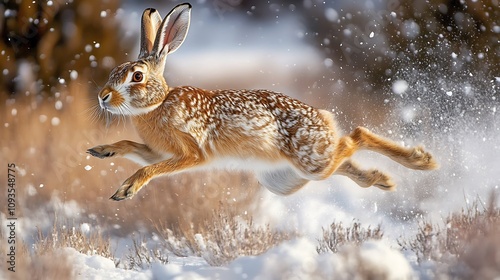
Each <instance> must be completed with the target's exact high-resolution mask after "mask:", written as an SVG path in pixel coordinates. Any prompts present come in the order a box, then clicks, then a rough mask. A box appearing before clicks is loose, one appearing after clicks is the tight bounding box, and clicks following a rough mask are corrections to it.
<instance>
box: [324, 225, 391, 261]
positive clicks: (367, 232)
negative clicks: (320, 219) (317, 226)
mask: <svg viewBox="0 0 500 280" xmlns="http://www.w3.org/2000/svg"><path fill="white" fill-rule="evenodd" d="M383 236H384V233H383V232H382V229H381V228H380V225H378V226H377V227H375V228H374V229H371V227H370V226H368V228H366V229H365V228H362V227H361V223H360V222H356V221H353V222H352V225H350V226H347V227H345V226H344V225H343V224H342V223H336V222H333V223H332V224H331V225H330V228H328V229H324V228H323V238H322V239H320V240H318V242H319V245H318V247H317V248H316V251H318V253H320V254H321V253H326V252H333V253H337V252H338V251H339V248H340V247H341V246H342V245H346V244H351V245H356V246H359V245H361V244H362V243H363V242H365V241H368V240H371V239H374V240H378V239H382V237H383Z"/></svg>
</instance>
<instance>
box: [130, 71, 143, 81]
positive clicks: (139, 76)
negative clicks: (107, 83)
mask: <svg viewBox="0 0 500 280" xmlns="http://www.w3.org/2000/svg"><path fill="white" fill-rule="evenodd" d="M142 78H143V75H142V72H141V71H135V72H134V75H132V82H136V83H138V82H141V81H142Z"/></svg>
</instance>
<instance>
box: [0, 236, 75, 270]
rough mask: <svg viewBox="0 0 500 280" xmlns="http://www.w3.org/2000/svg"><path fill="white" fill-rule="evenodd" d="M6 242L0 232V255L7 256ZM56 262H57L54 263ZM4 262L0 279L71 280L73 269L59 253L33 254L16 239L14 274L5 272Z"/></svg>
mask: <svg viewBox="0 0 500 280" xmlns="http://www.w3.org/2000/svg"><path fill="white" fill-rule="evenodd" d="M6 246H7V240H6V239H5V237H4V236H3V235H2V231H1V230H0V255H2V256H5V255H6V254H7V247H6ZM54 260H57V261H54ZM7 268H8V264H7V262H5V261H2V262H1V263H0V269H1V272H0V278H2V275H3V276H4V277H6V279H12V280H17V279H19V280H24V279H33V280H39V279H40V280H45V279H72V278H74V275H73V269H72V268H71V264H70V262H69V261H68V259H67V258H66V257H65V256H64V255H63V253H62V252H61V251H54V250H50V251H49V250H47V251H46V252H45V254H43V255H41V254H33V253H32V252H31V251H30V249H29V248H28V246H27V245H26V243H24V242H23V241H22V240H21V239H19V238H17V239H16V264H15V272H11V271H8V270H7Z"/></svg>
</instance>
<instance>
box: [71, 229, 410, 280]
mask: <svg viewBox="0 0 500 280" xmlns="http://www.w3.org/2000/svg"><path fill="white" fill-rule="evenodd" d="M63 251H64V252H63V253H64V254H65V255H66V257H67V258H69V260H70V261H71V263H72V266H73V268H74V272H73V273H74V275H75V276H78V277H81V278H83V279H353V278H352V277H356V276H358V277H363V278H366V277H369V276H370V275H375V276H383V279H411V278H412V277H414V276H415V275H414V272H413V271H412V269H411V266H410V265H409V263H408V261H407V260H406V259H405V257H404V256H403V255H402V254H401V253H400V252H399V251H397V250H394V249H392V248H390V246H388V245H387V244H385V243H384V242H382V241H370V242H366V243H364V244H363V245H362V246H361V247H360V248H356V247H346V248H343V250H341V251H340V252H339V253H337V254H321V255H320V254H318V253H317V252H316V244H315V243H314V242H312V241H311V240H309V239H307V238H299V239H296V240H292V241H289V242H285V243H283V244H280V245H279V246H277V247H275V248H272V249H271V250H269V251H267V252H265V253H264V254H262V255H259V256H256V257H253V256H251V257H247V256H245V257H240V258H238V259H236V260H234V261H233V262H232V263H230V264H229V265H227V266H224V267H210V266H208V265H206V263H204V261H203V260H202V259H200V258H195V257H188V258H177V257H173V258H171V259H169V263H168V264H159V263H154V264H152V265H151V267H150V268H148V269H145V270H141V271H135V270H124V269H120V268H116V267H115V264H114V263H113V261H112V260H110V259H107V258H104V257H101V256H98V255H94V256H89V255H85V254H81V253H79V252H77V251H76V250H74V249H73V248H66V249H64V250H63Z"/></svg>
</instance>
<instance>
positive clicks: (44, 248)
mask: <svg viewBox="0 0 500 280" xmlns="http://www.w3.org/2000/svg"><path fill="white" fill-rule="evenodd" d="M66 247H71V248H74V249H75V250H76V251H78V252H80V253H82V254H86V255H100V256H103V257H105V258H108V259H111V260H113V259H114V255H113V252H112V251H111V244H110V240H109V238H105V237H103V236H102V234H101V232H100V230H94V229H91V228H83V227H81V228H76V227H75V226H65V225H59V224H57V223H54V226H53V228H52V231H51V232H50V233H49V234H43V233H42V231H41V230H38V235H37V237H36V240H35V244H34V245H33V248H34V255H36V256H43V255H46V254H48V253H52V252H53V251H55V250H58V249H61V248H66Z"/></svg>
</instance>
